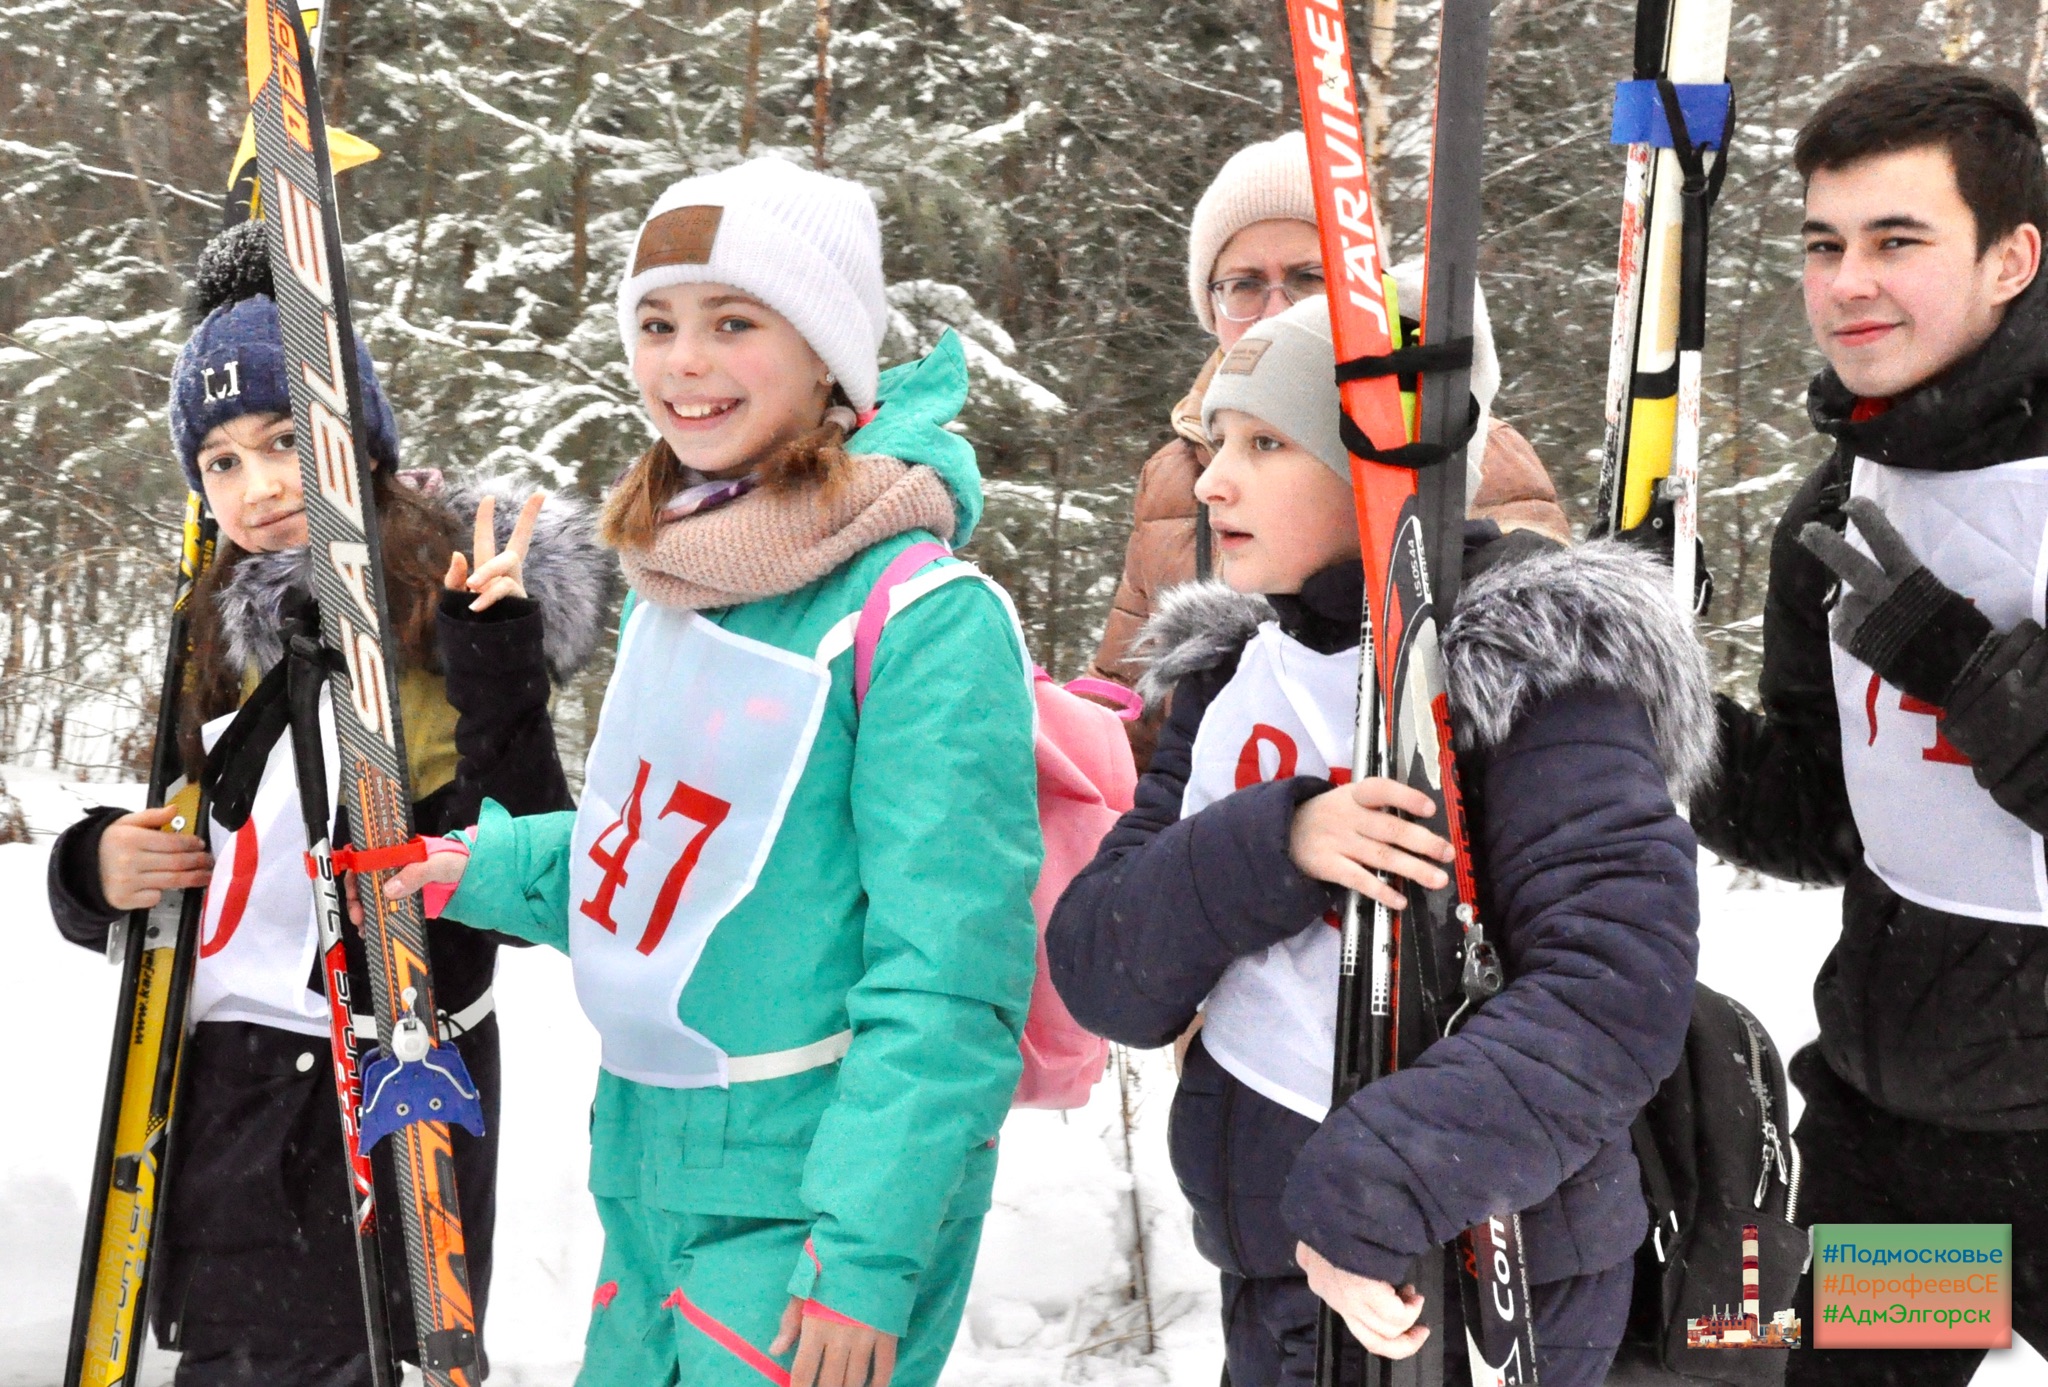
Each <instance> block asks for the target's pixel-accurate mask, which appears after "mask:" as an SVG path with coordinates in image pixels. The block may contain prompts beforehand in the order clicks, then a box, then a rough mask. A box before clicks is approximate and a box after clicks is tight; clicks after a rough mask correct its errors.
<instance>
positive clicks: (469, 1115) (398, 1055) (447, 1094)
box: [360, 987, 484, 1151]
mask: <svg viewBox="0 0 2048 1387" xmlns="http://www.w3.org/2000/svg"><path fill="white" fill-rule="evenodd" d="M415 1000H416V994H415V993H414V991H413V989H412V988H410V987H408V988H407V989H406V990H405V1015H403V1016H401V1017H399V1018H398V1021H397V1023H396V1024H395V1025H393V1026H392V1028H391V1049H390V1050H389V1051H388V1052H387V1051H386V1050H385V1049H384V1048H383V1047H382V1046H373V1047H371V1049H370V1051H369V1052H368V1054H367V1056H366V1057H365V1059H366V1063H365V1064H364V1065H363V1108H362V1115H361V1124H360V1130H361V1140H362V1144H363V1149H364V1150H366V1151H367V1150H369V1149H370V1148H371V1147H373V1146H375V1145H376V1144H377V1143H378V1142H380V1141H382V1140H383V1139H384V1138H385V1137H388V1136H390V1135H391V1134H392V1133H393V1132H395V1131H397V1130H398V1129H399V1128H401V1127H409V1126H411V1125H412V1124H413V1123H415V1122H448V1123H453V1124H455V1125H457V1126H461V1127H467V1128H468V1129H469V1131H470V1132H471V1134H473V1135H475V1136H482V1135H483V1134H484V1108H483V1102H482V1100H481V1099H480V1098H479V1097H478V1096H477V1089H476V1083H475V1081H473V1080H472V1079H471V1078H470V1077H469V1067H468V1066H467V1065H465V1064H464V1063H463V1062H462V1054H461V1052H460V1051H458V1050H457V1049H456V1048H455V1047H454V1046H453V1045H439V1046H437V1045H435V1044H434V1038H433V1032H432V1031H430V1030H429V1029H428V1028H427V1023H426V1022H424V1021H422V1020H421V1019H420V1015H419V1011H418V1009H417V1007H416V1006H415Z"/></svg>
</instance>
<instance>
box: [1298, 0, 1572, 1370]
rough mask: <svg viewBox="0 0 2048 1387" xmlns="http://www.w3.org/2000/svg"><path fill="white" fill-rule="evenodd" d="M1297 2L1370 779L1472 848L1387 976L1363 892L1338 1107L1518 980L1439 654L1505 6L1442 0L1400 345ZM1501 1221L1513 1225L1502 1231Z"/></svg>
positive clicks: (1342, 139)
mask: <svg viewBox="0 0 2048 1387" xmlns="http://www.w3.org/2000/svg"><path fill="white" fill-rule="evenodd" d="M1287 8H1288V20H1289V28H1290V32H1291V34H1292V37H1293V45H1294V65H1295V78H1296V83H1297V86H1298V89H1299V92H1300V97H1301V105H1302V122H1303V125H1304V127H1305V128H1306V130H1307V131H1308V143H1309V160H1310V170H1311V176H1312V181H1313V183H1314V188H1315V198H1316V211H1317V223H1318V228H1319V231H1320V235H1321V238H1322V250H1323V263H1324V267H1325V277H1326V280H1327V282H1328V284H1329V298H1328V302H1329V306H1330V320H1331V328H1332V336H1333V338H1334V340H1335V345H1336V354H1337V360H1338V366H1337V379H1338V381H1339V383H1340V388H1341V393H1342V398H1343V406H1344V414H1343V418H1342V421H1341V427H1342V430H1343V434H1344V441H1345V445H1346V446H1347V447H1348V448H1349V449H1350V450H1351V453H1352V459H1351V478H1352V495H1353V501H1354V505H1355V509H1356V513H1357V521H1358V528H1359V538H1360V548H1361V552H1362V559H1363V564H1364V569H1365V628H1366V629H1365V630H1364V631H1363V632H1362V633H1361V639H1360V646H1359V655H1360V671H1359V684H1360V690H1359V693H1360V696H1359V703H1358V708H1359V722H1358V726H1357V728H1356V730H1355V741H1354V765H1353V768H1352V770H1353V775H1354V776H1355V777H1364V776H1368V775H1378V774H1384V775H1389V776H1392V777H1394V778H1396V779H1399V780H1402V781H1403V782H1405V783H1407V784H1409V785H1412V786H1414V787H1416V788H1418V789H1421V790H1423V791H1424V792H1425V793H1427V794H1428V795H1429V796H1430V797H1431V799H1432V800H1433V801H1434V802H1435V804H1436V806H1437V808H1436V811H1435V812H1434V814H1433V815H1432V816H1431V817H1430V819H1429V820H1428V821H1427V826H1428V827H1429V828H1430V829H1432V830H1433V831H1434V832H1436V833H1439V834H1441V835H1442V836H1444V837H1446V838H1448V839H1450V840H1451V841H1452V842H1453V843H1454V844H1456V846H1457V855H1458V860H1457V870H1456V872H1455V874H1454V876H1453V879H1452V883H1451V885H1450V886H1448V887H1446V888H1445V889H1443V890H1441V891H1424V890H1421V889H1419V888H1410V890H1409V893H1408V896H1409V899H1408V905H1407V907H1406V909H1404V910H1402V911H1401V912H1399V913H1398V914H1397V915H1394V914H1390V913H1389V912H1387V911H1385V910H1384V909H1381V908H1379V907H1377V906H1375V907H1374V908H1373V940H1372V950H1371V967H1370V971H1369V972H1368V970H1367V969H1366V968H1364V967H1363V966H1360V965H1359V962H1358V960H1360V959H1361V957H1362V955H1363V949H1362V947H1361V945H1362V943H1363V941H1362V939H1361V938H1360V935H1361V934H1362V916H1363V914H1364V911H1363V909H1362V907H1361V905H1360V902H1359V901H1358V900H1357V898H1356V897H1355V896H1354V897H1352V898H1351V899H1350V900H1348V901H1347V904H1346V910H1345V914H1344V939H1343V945H1342V953H1341V957H1342V960H1343V963H1342V964H1341V966H1340V979H1339V997H1338V1035H1337V1052H1336V1056H1335V1064H1334V1071H1335V1072H1334V1075H1333V1082H1332V1095H1331V1096H1332V1106H1337V1105H1341V1104H1342V1103H1344V1102H1345V1101H1347V1100H1348V1099H1349V1098H1350V1097H1351V1095H1352V1094H1353V1093H1354V1092H1356V1091H1357V1089H1358V1087H1359V1086H1360V1085H1361V1084H1363V1083H1369V1082H1371V1081H1372V1080H1373V1079H1375V1078H1378V1077H1380V1076H1382V1075H1384V1074H1386V1073H1389V1072H1391V1071H1393V1070H1394V1069H1396V1068H1398V1067H1399V1066H1400V1065H1402V1064H1404V1063H1406V1062H1408V1061H1409V1060H1410V1059H1412V1058H1413V1056H1414V1055H1415V1054H1416V1053H1417V1052H1419V1051H1420V1050H1421V1049H1422V1048H1423V1047H1425V1046H1427V1045H1428V1044H1430V1043H1431V1042H1432V1041H1434V1040H1435V1039H1436V1038H1437V1037H1438V1036H1439V1035H1441V1034H1442V1033H1443V1031H1444V1029H1445V1028H1446V1026H1448V1025H1449V1024H1452V1023H1454V1022H1455V1020H1456V1019H1457V1018H1458V1016H1459V1015H1461V1014H1462V1012H1463V1010H1464V1009H1465V1007H1467V1006H1470V1005H1475V1004H1476V1003H1477V1002H1479V1001H1483V1000H1484V997H1485V996H1487V995H1491V992H1492V991H1497V990H1498V988H1499V986H1500V974H1499V969H1498V965H1497V964H1494V965H1493V966H1492V967H1491V968H1488V967H1485V966H1481V965H1483V964H1484V963H1485V962H1486V961H1488V960H1491V959H1492V953H1491V950H1490V948H1489V947H1488V946H1487V945H1486V942H1485V936H1484V931H1483V929H1482V928H1481V926H1480V924H1479V917H1478V903H1477V899H1476V881H1475V877H1474V873H1473V870H1472V863H1471V855H1470V849H1469V844H1468V842H1467V839H1466V834H1465V825H1464V822H1463V813H1462V807H1461V797H1460V795H1459V793H1458V786H1457V765H1456V760H1455V755H1454V749H1453V747H1452V744H1451V740H1450V736H1449V730H1450V729H1449V716H1448V701H1447V697H1446V694H1445V691H1444V674H1443V662H1442V658H1441V654H1440V650H1439V645H1438V622H1439V618H1440V616H1443V617H1447V616H1448V613H1449V609H1450V604H1451V603H1453V602H1454V601H1455V599H1456V596H1457V590H1458V573H1459V569H1460V567H1461V564H1462V559H1463V522H1464V511H1465V463H1464V457H1465V449H1466V444H1467V443H1468V442H1469V441H1470V439H1471V437H1472V433H1473V427H1474V425H1475V424H1476V422H1477V410H1476V407H1475V405H1474V402H1473V401H1472V399H1471V395H1470V383H1469V378H1470V368H1471V361H1472V346H1473V344H1472V340H1471V334H1472V323H1473V318H1474V314H1475V305H1476V298H1477V285H1476V260H1477V252H1478V226H1479V217H1480V210H1479V202H1478V194H1479V176H1478V169H1479V159H1480V154H1481V151H1482V149H1483V145H1484V100H1485V89H1486V49H1487V41H1488V13H1487V7H1486V5H1485V4H1484V0H1446V3H1445V6H1444V17H1443V24H1444V30H1443V41H1442V43H1441V45H1440V52H1439V63H1440V69H1439V87H1438V104H1437V117H1438V119H1437V148H1436V151H1435V155H1434V157H1433V159H1432V165H1431V167H1432V174H1431V190H1430V226H1429V239H1428V264H1427V269H1426V288H1425V291H1424V305H1423V321H1424V328H1423V340H1422V342H1421V344H1420V345H1419V346H1415V347H1409V348H1405V349H1398V350H1397V348H1396V344H1397V341H1398V333H1399V320H1398V317H1397V315H1396V313H1395V312H1394V311H1392V308H1391V306H1390V305H1389V304H1388V302H1387V298H1386V295H1385V293H1384V292H1383V290H1382V284H1383V280H1382V275H1383V273H1384V268H1385V267H1384V254H1383V249H1382V247H1381V245H1380V242H1379V229H1378V224H1377V220H1376V218H1375V217H1374V215H1373V210H1372V194H1371V189H1370V187H1369V186H1368V181H1367V174H1366V165H1365V158H1364V152H1365V143H1364V137H1363V134H1362V132H1361V130H1360V127H1359V116H1358V106H1357V82H1356V78H1355V77H1354V76H1353V69H1352V66H1351V58H1350V52H1349V47H1348V43H1347V41H1346V34H1345V17H1344V8H1343V4H1342V0H1288V7H1287ZM1403 371H1416V372H1419V373H1421V374H1422V375H1423V378H1424V379H1423V385H1422V395H1421V400H1420V402H1419V404H1418V408H1417V425H1418V437H1417V439H1416V440H1415V441H1413V442H1411V441H1409V437H1408V432H1407V428H1406V424H1405V421H1404V419H1403V416H1402V413H1401V406H1400V395H1399V385H1398V382H1397V379H1396V377H1397V375H1398V374H1399V373H1400V372H1403ZM1461 962H1462V963H1463V965H1464V966H1462V967H1461V966H1460V965H1461ZM1461 997H1462V999H1463V1005H1460V998H1461ZM1446 1018H1448V1019H1446ZM1361 1030H1362V1031H1363V1035H1361V1034H1360V1031H1361ZM1494 1224H1498V1225H1500V1227H1501V1228H1502V1230H1503V1231H1502V1232H1501V1233H1500V1234H1499V1235H1497V1236H1496V1235H1494V1233H1493V1228H1494ZM1494 1224H1489V1225H1486V1226H1485V1227H1484V1228H1483V1229H1480V1230H1474V1232H1473V1233H1472V1234H1468V1235H1467V1237H1468V1239H1469V1238H1478V1237H1482V1236H1485V1237H1488V1238H1489V1239H1491V1241H1489V1242H1488V1244H1487V1245H1488V1247H1489V1248H1492V1247H1493V1246H1494V1244H1495V1242H1499V1243H1503V1244H1504V1245H1505V1255H1507V1256H1508V1257H1509V1259H1510V1266H1511V1268H1512V1269H1513V1270H1515V1271H1516V1272H1519V1271H1520V1245H1519V1240H1518V1238H1517V1229H1516V1226H1515V1223H1514V1220H1512V1219H1511V1218H1503V1219H1500V1220H1495V1221H1494ZM1442 1268H1443V1261H1442V1253H1441V1252H1440V1251H1439V1253H1437V1254H1436V1255H1435V1256H1433V1257H1432V1258H1430V1259H1427V1260H1426V1261H1425V1264H1424V1265H1423V1267H1422V1268H1421V1269H1420V1270H1419V1272H1418V1277H1417V1280H1418V1283H1419V1284H1420V1285H1421V1286H1422V1289H1423V1292H1424V1296H1425V1314H1426V1319H1425V1322H1426V1323H1433V1324H1438V1325H1440V1324H1441V1323H1442V1318H1441V1316H1442V1309H1443V1307H1442V1305H1441V1303H1440V1302H1441V1298H1442V1288H1443V1286H1444V1285H1445V1278H1444V1277H1443V1276H1442V1274H1441V1272H1442ZM1470 1279H1471V1278H1469V1277H1468V1278H1466V1280H1467V1281H1468V1282H1469V1281H1470ZM1461 1299H1462V1300H1463V1301H1464V1302H1465V1304H1466V1306H1467V1307H1469V1310H1468V1328H1469V1331H1470V1332H1469V1334H1468V1338H1469V1339H1470V1340H1471V1346H1470V1349H1469V1352H1470V1353H1471V1354H1472V1355H1473V1357H1474V1370H1475V1372H1479V1371H1480V1369H1481V1367H1482V1365H1483V1366H1484V1369H1485V1371H1486V1372H1487V1373H1490V1374H1493V1376H1489V1377H1486V1378H1484V1379H1483V1380H1487V1381H1500V1382H1504V1383H1516V1384H1520V1383H1532V1382H1534V1381H1535V1365H1534V1361H1533V1350H1534V1344H1533V1340H1532V1338H1531V1335H1530V1331H1529V1319H1528V1308H1527V1300H1526V1297H1521V1298H1518V1299H1517V1298H1509V1299H1507V1300H1504V1301H1498V1302H1496V1304H1498V1305H1501V1306H1503V1307H1504V1308H1505V1310H1506V1313H1505V1314H1504V1315H1501V1314H1496V1315H1494V1318H1493V1320H1492V1321H1490V1322H1489V1321H1470V1312H1472V1311H1477V1310H1479V1309H1481V1308H1482V1307H1480V1306H1479V1305H1477V1304H1476V1303H1475V1301H1474V1299H1473V1297H1471V1296H1470V1295H1465V1296H1461ZM1432 1306H1433V1307H1434V1310H1433V1311H1432V1310H1430V1308H1429V1307H1432ZM1319 1340H1320V1342H1319V1345H1318V1353H1317V1369H1316V1372H1317V1382H1318V1384H1319V1387H1335V1384H1336V1383H1337V1382H1338V1380H1339V1378H1340V1376H1342V1377H1346V1378H1348V1376H1349V1374H1346V1373H1344V1371H1343V1359H1344V1357H1345V1356H1346V1355H1347V1354H1348V1353H1349V1352H1351V1351H1352V1350H1351V1349H1350V1348H1348V1347H1347V1345H1348V1336H1346V1335H1345V1334H1344V1333H1343V1331H1342V1329H1341V1327H1340V1325H1339V1322H1338V1320H1337V1318H1336V1316H1335V1315H1334V1314H1331V1313H1330V1312H1329V1311H1328V1309H1327V1307H1325V1310H1324V1313H1323V1315H1322V1318H1321V1321H1320V1324H1319ZM1443 1353H1444V1349H1443V1344H1442V1335H1441V1333H1433V1334H1432V1335H1431V1337H1430V1339H1429V1340H1428V1341H1427V1342H1426V1343H1425V1345H1424V1347H1423V1349H1422V1351H1421V1352H1420V1353H1419V1354H1417V1355H1416V1356H1415V1357H1414V1358H1411V1359H1407V1360H1403V1361H1401V1362H1399V1363H1388V1362H1385V1361H1382V1360H1379V1359H1376V1358H1372V1357H1370V1356H1368V1357H1367V1359H1366V1365H1365V1367H1366V1374H1365V1377H1366V1381H1367V1382H1369V1383H1382V1382H1384V1383H1400V1384H1411V1383H1412V1384H1417V1385H1418V1387H1430V1384H1436V1383H1441V1382H1442V1381H1443V1379H1444V1359H1443ZM1503 1373H1506V1374H1510V1375H1507V1376H1501V1375H1500V1374H1503Z"/></svg>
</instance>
